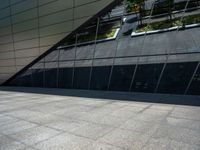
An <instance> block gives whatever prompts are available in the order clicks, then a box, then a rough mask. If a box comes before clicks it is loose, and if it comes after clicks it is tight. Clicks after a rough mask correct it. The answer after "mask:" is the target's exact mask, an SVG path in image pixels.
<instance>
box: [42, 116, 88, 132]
mask: <svg viewBox="0 0 200 150" xmlns="http://www.w3.org/2000/svg"><path fill="white" fill-rule="evenodd" d="M85 124H88V122H85V121H81V120H73V119H65V120H59V121H56V122H52V123H49V124H46V126H48V127H51V128H54V129H58V130H63V131H67V132H73V131H74V130H77V129H79V128H80V127H82V126H85Z"/></svg>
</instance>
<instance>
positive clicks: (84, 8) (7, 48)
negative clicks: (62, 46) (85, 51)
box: [0, 0, 113, 84]
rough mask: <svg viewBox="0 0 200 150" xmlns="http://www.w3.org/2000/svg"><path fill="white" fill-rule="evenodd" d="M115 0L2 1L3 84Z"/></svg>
mask: <svg viewBox="0 0 200 150" xmlns="http://www.w3.org/2000/svg"><path fill="white" fill-rule="evenodd" d="M112 1H113V0H0V4H1V5H0V84H1V83H3V82H4V81H5V80H7V79H8V78H10V77H11V76H12V75H14V74H15V73H16V72H18V71H19V70H21V69H22V68H23V67H25V66H26V65H28V64H29V63H30V62H31V61H33V60H34V59H35V58H37V57H38V56H39V55H41V54H42V53H44V52H45V51H47V50H48V49H49V48H50V47H52V46H53V45H54V44H56V43H57V42H59V41H60V40H61V39H63V38H64V37H66V36H67V35H68V34H69V33H71V32H72V31H73V30H75V29H76V28H77V27H79V26H80V25H81V24H83V23H84V22H85V21H87V20H88V19H89V18H91V17H92V16H94V15H95V14H97V13H98V12H99V11H100V10H102V9H103V8H104V7H105V6H107V5H108V4H110V3H111V2H112Z"/></svg>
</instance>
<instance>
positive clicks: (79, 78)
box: [74, 67, 91, 89]
mask: <svg viewBox="0 0 200 150" xmlns="http://www.w3.org/2000/svg"><path fill="white" fill-rule="evenodd" d="M90 69H91V67H78V68H75V73H74V88H75V89H88V84H89V77H90Z"/></svg>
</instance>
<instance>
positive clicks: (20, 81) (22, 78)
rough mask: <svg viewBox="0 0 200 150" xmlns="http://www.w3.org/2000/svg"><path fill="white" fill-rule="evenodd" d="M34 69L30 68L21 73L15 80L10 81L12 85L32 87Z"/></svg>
mask: <svg viewBox="0 0 200 150" xmlns="http://www.w3.org/2000/svg"><path fill="white" fill-rule="evenodd" d="M31 73H32V71H31V70H30V69H28V70H27V71H25V72H24V73H22V74H21V75H19V76H17V77H16V78H15V79H14V80H13V81H11V82H10V83H9V85H10V86H25V87H30V86H32V84H31V81H32V75H31Z"/></svg>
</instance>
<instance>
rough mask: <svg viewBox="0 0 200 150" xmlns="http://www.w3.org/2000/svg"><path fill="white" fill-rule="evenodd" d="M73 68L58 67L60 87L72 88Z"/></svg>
mask: <svg viewBox="0 0 200 150" xmlns="http://www.w3.org/2000/svg"><path fill="white" fill-rule="evenodd" d="M72 75H73V68H59V78H58V79H59V80H58V84H59V87H60V88H66V89H69V88H72Z"/></svg>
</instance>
